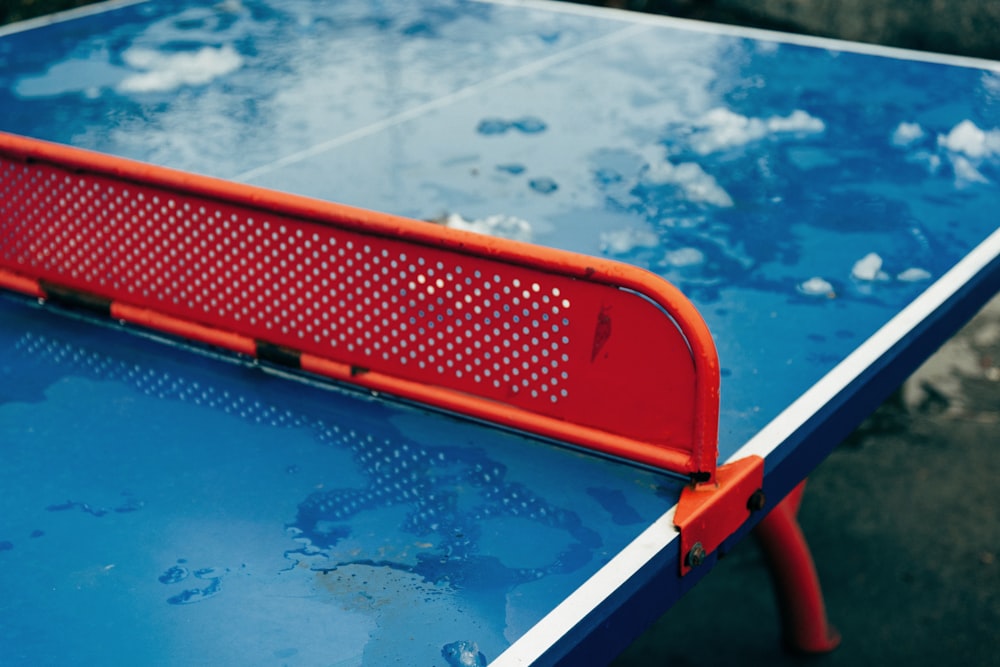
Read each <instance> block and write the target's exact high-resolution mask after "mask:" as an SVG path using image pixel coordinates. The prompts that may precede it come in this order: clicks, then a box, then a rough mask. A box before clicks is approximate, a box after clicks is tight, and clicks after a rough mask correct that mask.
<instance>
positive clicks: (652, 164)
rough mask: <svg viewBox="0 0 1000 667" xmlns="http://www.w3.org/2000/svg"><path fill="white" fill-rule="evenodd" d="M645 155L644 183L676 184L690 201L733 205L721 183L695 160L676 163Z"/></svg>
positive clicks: (713, 204) (722, 205) (726, 206)
mask: <svg viewBox="0 0 1000 667" xmlns="http://www.w3.org/2000/svg"><path fill="white" fill-rule="evenodd" d="M645 157H646V162H647V165H646V169H645V170H644V171H643V172H642V174H641V176H640V180H641V181H642V182H643V183H644V184H646V185H675V186H677V187H678V188H680V190H681V192H683V193H684V196H685V197H686V198H687V199H688V200H689V201H692V202H696V203H700V204H711V205H712V206H719V207H722V208H728V207H730V206H732V205H733V198H732V197H730V196H729V193H728V192H726V191H725V189H723V187H722V186H721V185H719V182H718V181H716V180H715V177H714V176H712V175H711V174H707V173H705V170H704V169H702V168H701V165H699V164H697V163H695V162H682V163H680V164H674V163H672V162H670V161H669V160H666V159H663V158H660V157H658V156H655V155H650V154H647V155H646V156H645Z"/></svg>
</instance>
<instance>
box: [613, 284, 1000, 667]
mask: <svg viewBox="0 0 1000 667" xmlns="http://www.w3.org/2000/svg"><path fill="white" fill-rule="evenodd" d="M998 483H1000V298H995V299H994V300H993V301H992V302H990V303H989V304H988V305H987V306H986V307H985V308H984V309H983V310H982V311H981V312H980V313H979V314H978V315H977V316H976V317H975V318H973V320H972V321H971V322H970V323H969V324H968V325H967V326H966V327H965V328H963V329H962V331H961V332H960V333H959V334H958V335H956V336H955V337H954V338H953V339H952V340H950V341H949V342H947V343H946V344H945V345H944V346H943V347H942V348H941V349H940V350H939V351H938V352H937V353H936V354H935V355H934V356H933V357H932V358H931V359H930V360H929V361H928V362H927V363H926V364H924V365H923V366H922V367H921V368H920V369H919V370H917V371H916V372H915V373H914V374H913V376H911V377H910V378H909V379H908V380H907V381H906V383H905V384H904V385H903V387H902V388H901V389H900V391H899V392H897V393H896V394H895V395H894V396H893V397H892V398H891V399H890V400H888V401H887V402H886V403H885V404H884V405H883V406H882V407H881V408H879V410H878V411H877V412H876V413H875V414H874V415H873V416H872V417H871V418H870V419H868V420H867V421H866V422H865V423H864V424H863V425H862V426H861V427H860V428H859V429H858V430H857V431H856V432H855V433H854V434H853V435H852V436H851V437H850V438H848V440H847V441H845V442H844V443H843V444H842V445H840V446H839V447H838V449H837V450H835V451H834V453H833V454H832V455H831V456H830V458H829V459H827V461H826V462H824V463H823V464H822V465H821V466H820V468H819V469H818V470H817V471H816V472H815V473H814V474H813V475H812V477H810V479H809V485H808V488H807V491H806V495H805V499H804V501H803V505H802V510H801V513H800V523H801V525H802V529H803V531H804V532H805V534H806V537H807V538H808V539H809V542H810V546H811V547H812V550H813V555H814V558H815V560H816V566H817V569H818V571H819V573H820V577H821V579H822V583H823V587H824V591H825V593H826V600H827V610H828V614H829V617H830V620H831V621H832V622H833V624H834V625H835V626H836V627H837V628H838V630H840V632H841V635H842V636H843V643H842V644H841V646H840V647H839V648H838V649H837V650H836V651H834V652H833V653H831V654H829V655H826V656H805V657H803V656H794V655H790V654H788V653H786V652H784V651H783V649H782V644H781V637H780V623H779V618H778V615H777V607H776V603H775V600H774V598H773V594H772V591H771V587H770V582H769V580H768V575H767V572H766V569H765V567H764V563H763V559H762V556H761V554H760V552H759V550H758V548H757V545H756V544H755V543H753V542H752V541H747V542H744V543H743V544H741V545H740V546H739V547H737V548H736V549H735V550H734V551H733V552H732V553H731V554H729V556H728V557H726V558H725V559H724V560H722V561H721V562H720V563H719V565H718V566H717V567H716V568H715V570H714V571H713V572H711V573H709V575H708V576H707V577H706V578H705V579H704V580H703V581H702V582H701V583H700V584H699V585H698V586H697V587H695V589H694V590H693V591H692V592H691V593H689V594H688V595H687V596H686V597H685V598H684V599H682V600H681V602H680V603H679V604H678V605H677V606H675V607H674V608H673V609H671V610H670V611H669V612H668V613H667V614H666V615H665V616H663V617H662V618H661V619H660V620H659V621H657V623H656V624H655V625H654V626H653V627H652V628H651V629H650V630H649V631H648V632H647V633H646V634H645V635H644V636H643V637H642V638H641V639H640V640H638V641H637V642H636V643H635V644H633V646H631V647H630V648H629V649H628V650H627V651H626V652H625V653H624V654H623V655H622V656H621V657H620V658H619V660H618V661H617V663H616V666H617V667H627V666H629V667H630V666H632V665H680V666H690V665H705V666H709V665H756V664H767V665H775V666H783V665H806V664H816V665H823V666H824V667H827V666H828V667H835V666H839V665H851V666H852V667H856V666H861V665H907V666H908V667H920V666H922V665H935V666H936V667H940V666H941V665H957V664H962V665H1000V563H998V562H997V561H998V559H1000V491H998Z"/></svg>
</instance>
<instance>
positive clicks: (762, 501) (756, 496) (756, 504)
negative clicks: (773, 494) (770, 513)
mask: <svg viewBox="0 0 1000 667" xmlns="http://www.w3.org/2000/svg"><path fill="white" fill-rule="evenodd" d="M766 504H767V496H765V495H764V490H763V489H757V490H756V491H754V492H753V495H751V496H750V499H749V500H748V501H747V509H748V510H750V511H751V512H759V511H761V510H762V509H764V505H766Z"/></svg>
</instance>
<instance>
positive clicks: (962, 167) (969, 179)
mask: <svg viewBox="0 0 1000 667" xmlns="http://www.w3.org/2000/svg"><path fill="white" fill-rule="evenodd" d="M951 166H952V168H953V169H954V170H955V184H956V185H957V186H959V187H961V186H964V185H968V184H970V183H989V182H990V179H988V178H986V177H985V176H983V175H982V174H981V173H980V172H979V170H978V169H976V167H975V166H974V165H973V164H972V162H970V161H969V160H968V159H967V158H964V157H962V156H961V155H956V156H954V157H953V158H952V160H951Z"/></svg>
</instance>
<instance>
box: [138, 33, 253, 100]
mask: <svg viewBox="0 0 1000 667" xmlns="http://www.w3.org/2000/svg"><path fill="white" fill-rule="evenodd" d="M122 59H123V60H124V61H125V63H126V64H127V65H128V66H129V67H131V68H133V69H137V70H145V71H143V72H141V73H138V74H132V75H130V76H128V77H126V78H125V79H124V80H122V81H121V82H120V83H119V84H118V90H119V91H120V92H125V93H162V92H167V91H171V90H176V89H177V88H180V87H181V86H202V85H205V84H207V83H209V82H211V81H213V80H214V79H217V78H219V77H221V76H225V75H226V74H230V73H232V72H234V71H236V70H237V69H239V68H240V67H241V66H242V65H243V57H242V56H240V54H239V53H237V52H236V50H235V49H234V48H233V47H232V46H229V45H226V46H221V47H218V48H215V47H211V46H206V47H203V48H201V49H199V50H198V51H192V52H181V53H163V52H162V51H155V50H152V49H143V48H131V49H129V50H127V51H125V53H123V54H122Z"/></svg>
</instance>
